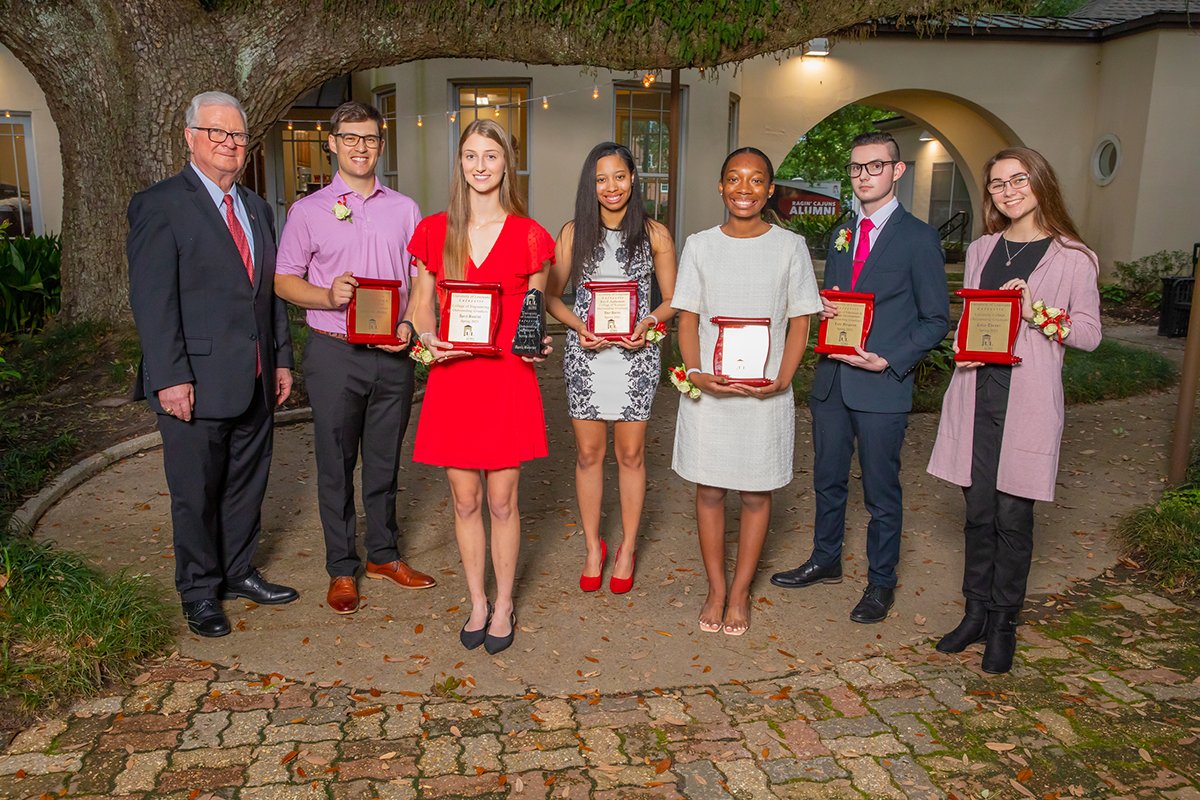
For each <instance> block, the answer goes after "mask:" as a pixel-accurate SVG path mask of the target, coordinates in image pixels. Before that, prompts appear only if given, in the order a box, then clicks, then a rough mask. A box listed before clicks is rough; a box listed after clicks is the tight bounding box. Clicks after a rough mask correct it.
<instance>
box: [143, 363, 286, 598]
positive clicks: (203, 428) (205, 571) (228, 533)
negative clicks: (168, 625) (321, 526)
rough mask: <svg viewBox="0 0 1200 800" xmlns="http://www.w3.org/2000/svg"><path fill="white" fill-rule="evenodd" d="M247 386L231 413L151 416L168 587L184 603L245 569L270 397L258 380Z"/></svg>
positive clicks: (257, 516)
mask: <svg viewBox="0 0 1200 800" xmlns="http://www.w3.org/2000/svg"><path fill="white" fill-rule="evenodd" d="M254 386H255V388H254V399H253V400H251V401H250V407H249V408H247V409H246V410H245V411H244V412H243V413H242V415H241V416H239V417H234V418H230V419H195V418H193V419H192V420H191V421H190V422H183V421H182V420H179V419H176V418H175V417H172V416H170V415H168V414H159V415H158V429H159V431H160V432H161V433H162V439H163V470H164V471H165V472H166V475H167V487H168V488H169V489H170V491H171V525H172V528H173V536H174V541H175V588H176V589H177V590H178V591H179V594H180V597H182V599H183V600H184V601H186V602H189V603H192V602H196V601H198V600H211V599H216V597H217V595H218V592H219V591H220V588H221V583H222V582H223V581H226V580H229V581H238V580H242V579H243V578H246V577H247V576H249V574H250V571H251V570H252V569H253V565H252V564H251V563H250V562H251V559H253V558H254V551H255V550H256V549H257V548H258V536H259V533H261V531H262V501H263V496H264V495H265V494H266V492H267V478H268V476H269V473H270V471H271V451H272V447H273V443H274V439H273V436H274V427H273V426H274V417H273V416H272V414H271V404H270V403H268V402H267V401H266V399H265V398H264V397H263V389H262V381H258V380H256V381H255V382H254ZM196 391H197V392H202V391H204V388H203V387H199V388H197V390H196Z"/></svg>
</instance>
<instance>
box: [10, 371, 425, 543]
mask: <svg viewBox="0 0 1200 800" xmlns="http://www.w3.org/2000/svg"><path fill="white" fill-rule="evenodd" d="M424 396H425V390H424V389H421V390H420V391H418V392H417V393H416V394H415V395H413V403H414V404H416V403H419V402H420V401H421V399H422V398H424ZM310 420H312V407H305V408H294V409H291V410H288V411H277V412H275V424H276V425H292V424H295V423H297V422H309V421H310ZM160 445H162V434H161V433H159V432H158V431H155V432H154V433H147V434H146V435H145V436H138V437H137V438H136V439H128V440H126V441H124V442H118V443H117V444H114V445H113V446H112V447H110V448H108V449H107V450H102V451H101V452H99V453H96V454H95V455H93V456H88V457H87V458H85V459H83V460H82V461H80V462H78V463H77V464H75V465H74V466H72V467H68V468H67V469H65V470H63V472H62V473H61V474H60V475H59V476H58V477H57V478H55V479H54V480H53V481H51V483H50V484H49V485H48V486H46V488H44V489H42V490H41V491H40V492H38V493H37V494H35V495H34V496H33V497H31V498H29V499H28V500H26V501H25V503H24V504H23V505H22V506H21V507H20V508H19V509H17V510H16V511H15V512H14V513H13V515H12V518H11V519H10V520H9V522H8V529H9V531H10V532H12V533H29V532H32V531H33V529H34V527H35V526H36V525H37V523H38V520H40V519H41V518H42V515H43V514H45V513H46V512H47V511H49V510H50V509H51V508H52V507H53V506H54V504H55V503H57V502H58V501H59V500H61V499H62V498H63V497H64V496H66V494H67V492H70V491H71V490H72V489H74V488H76V487H77V486H79V485H80V484H81V483H83V482H84V481H86V480H88V479H90V478H92V477H93V476H95V475H97V474H99V473H101V472H103V471H104V470H105V469H107V468H108V467H109V466H111V465H112V464H114V463H116V462H118V461H120V460H121V459H123V458H129V457H130V456H133V455H136V454H137V453H141V452H144V451H146V450H153V449H154V448H156V447H159V446H160Z"/></svg>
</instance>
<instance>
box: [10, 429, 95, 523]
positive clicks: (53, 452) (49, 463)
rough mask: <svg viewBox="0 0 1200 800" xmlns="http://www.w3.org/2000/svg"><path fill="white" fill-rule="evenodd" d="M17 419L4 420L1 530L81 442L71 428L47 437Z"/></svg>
mask: <svg viewBox="0 0 1200 800" xmlns="http://www.w3.org/2000/svg"><path fill="white" fill-rule="evenodd" d="M39 432H40V431H38V430H36V429H33V430H31V428H30V426H29V425H26V424H24V423H22V422H20V421H18V420H15V419H2V420H0V531H3V530H6V529H7V528H8V521H9V518H10V517H11V516H12V513H13V512H14V511H16V510H17V508H18V507H19V506H20V505H21V503H22V502H23V501H24V499H25V498H26V497H27V496H29V495H32V494H34V493H35V492H37V491H38V490H40V489H41V488H42V485H43V484H44V483H45V482H46V479H47V475H48V474H52V473H53V471H54V470H56V469H57V468H59V467H61V466H63V463H64V459H65V458H66V457H67V456H69V455H70V454H71V453H72V452H74V450H75V448H76V446H77V445H78V444H79V441H78V439H76V437H75V435H74V433H72V432H71V431H59V432H58V433H55V434H54V435H52V436H51V435H50V434H49V433H47V434H45V436H44V437H39V436H38V435H37V434H38V433H39Z"/></svg>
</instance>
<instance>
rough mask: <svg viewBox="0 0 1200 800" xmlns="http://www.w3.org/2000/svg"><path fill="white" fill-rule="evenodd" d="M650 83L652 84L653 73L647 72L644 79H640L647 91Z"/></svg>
mask: <svg viewBox="0 0 1200 800" xmlns="http://www.w3.org/2000/svg"><path fill="white" fill-rule="evenodd" d="M652 83H654V73H652V72H647V73H646V75H645V77H643V78H642V86H643V87H645V88H647V89H649V88H650V84H652Z"/></svg>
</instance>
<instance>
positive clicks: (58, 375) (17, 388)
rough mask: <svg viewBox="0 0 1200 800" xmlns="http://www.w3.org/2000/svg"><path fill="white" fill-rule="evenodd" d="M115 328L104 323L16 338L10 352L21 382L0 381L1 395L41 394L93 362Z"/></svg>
mask: <svg viewBox="0 0 1200 800" xmlns="http://www.w3.org/2000/svg"><path fill="white" fill-rule="evenodd" d="M112 330H113V328H112V326H111V325H108V324H106V323H103V322H91V321H87V322H79V323H76V324H74V325H59V324H55V325H52V326H50V327H48V328H46V329H45V330H42V331H40V332H39V333H36V334H28V333H22V334H18V335H17V336H16V337H15V346H13V347H11V348H10V349H9V351H8V355H9V365H10V366H11V367H12V368H13V369H15V370H16V371H18V372H19V373H20V377H19V378H17V379H9V380H5V379H2V378H0V396H17V397H19V396H23V395H40V394H44V393H45V392H46V391H47V390H48V389H50V388H51V387H53V386H54V385H56V384H58V383H59V382H61V381H62V380H64V379H65V378H66V377H67V376H68V375H70V374H72V373H73V372H75V371H76V370H79V369H81V368H83V367H85V366H87V365H89V364H91V363H92V362H93V360H94V359H95V358H96V357H97V356H98V355H99V354H100V352H101V351H102V350H103V348H104V341H105V337H107V336H108V335H109V334H110V333H111V332H112Z"/></svg>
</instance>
